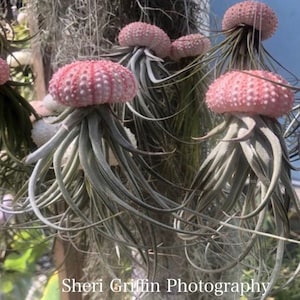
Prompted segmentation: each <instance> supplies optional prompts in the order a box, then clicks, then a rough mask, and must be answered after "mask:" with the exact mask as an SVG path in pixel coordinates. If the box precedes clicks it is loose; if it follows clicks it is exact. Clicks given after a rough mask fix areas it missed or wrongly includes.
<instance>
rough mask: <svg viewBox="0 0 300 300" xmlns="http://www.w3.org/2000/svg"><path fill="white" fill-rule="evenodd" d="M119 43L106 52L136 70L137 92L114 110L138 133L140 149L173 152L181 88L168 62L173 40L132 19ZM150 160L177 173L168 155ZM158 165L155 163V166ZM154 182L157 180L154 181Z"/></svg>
mask: <svg viewBox="0 0 300 300" xmlns="http://www.w3.org/2000/svg"><path fill="white" fill-rule="evenodd" d="M118 42H119V45H118V46H116V47H114V48H113V49H112V51H111V52H110V53H109V54H108V55H107V56H108V57H109V58H110V59H117V61H118V62H119V63H121V64H122V65H124V66H126V67H127V68H128V69H129V70H131V71H132V72H133V74H134V75H135V77H136V80H137V84H138V87H139V89H138V92H137V96H136V97H135V98H134V99H133V101H132V102H130V103H126V104H125V105H123V104H121V105H114V110H115V112H116V113H117V114H118V115H119V116H120V117H122V118H123V119H124V120H126V122H125V124H126V126H128V127H129V128H130V129H131V130H132V131H133V132H134V134H135V136H136V139H137V144H138V146H139V148H140V149H143V150H145V151H150V152H172V151H173V150H174V146H175V145H174V137H173V135H174V133H172V119H173V117H174V115H176V113H177V112H176V99H177V98H178V93H179V91H178V88H177V87H176V83H175V81H174V80H172V79H170V78H172V76H171V74H170V72H169V71H168V70H167V68H165V62H166V60H167V57H168V56H169V54H170V49H171V40H170V38H169V36H168V35H167V34H166V33H165V32H164V31H163V30H162V29H161V28H159V27H158V26H156V25H152V24H148V23H145V22H133V23H130V24H128V25H126V26H125V27H124V28H122V29H121V30H120V32H119V35H118ZM147 161H148V163H149V165H151V167H153V168H154V169H155V171H156V172H157V173H160V174H162V173H164V175H166V177H168V174H167V173H169V174H171V173H172V174H177V173H178V172H176V171H174V170H170V169H169V167H173V166H174V164H172V163H169V160H168V159H167V156H166V157H164V158H163V160H161V157H158V156H149V157H148V158H147ZM154 166H155V167H154ZM153 182H154V181H153Z"/></svg>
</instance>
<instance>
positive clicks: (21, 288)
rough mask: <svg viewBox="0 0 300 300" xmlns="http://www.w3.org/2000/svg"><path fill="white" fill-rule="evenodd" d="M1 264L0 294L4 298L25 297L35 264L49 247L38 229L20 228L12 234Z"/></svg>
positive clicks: (7, 299) (12, 299)
mask: <svg viewBox="0 0 300 300" xmlns="http://www.w3.org/2000/svg"><path fill="white" fill-rule="evenodd" d="M9 248H10V249H9V251H8V250H7V253H8V254H7V255H6V257H5V259H4V262H3V264H2V265H1V273H0V278H1V281H0V294H3V295H5V299H6V300H10V299H11V300H15V299H25V297H26V295H27V293H28V290H29V288H30V287H31V284H32V282H33V275H34V273H35V271H36V264H37V261H38V259H39V258H40V257H42V256H43V255H44V254H45V253H46V251H47V250H48V249H49V242H48V240H47V239H46V238H45V236H44V235H43V233H42V232H41V231H40V230H34V229H33V230H21V231H19V232H17V233H16V234H15V235H14V236H13V241H12V242H11V244H10V245H9Z"/></svg>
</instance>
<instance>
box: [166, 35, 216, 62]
mask: <svg viewBox="0 0 300 300" xmlns="http://www.w3.org/2000/svg"><path fill="white" fill-rule="evenodd" d="M210 47H211V43H210V40H209V39H208V38H207V37H206V36H204V35H202V34H201V33H194V34H188V35H185V36H182V37H180V38H178V39H176V40H175V41H174V42H173V43H172V45H171V51H170V57H171V58H172V59H174V60H179V59H180V58H183V57H194V56H198V55H202V54H204V53H206V52H207V50H208V49H209V48H210Z"/></svg>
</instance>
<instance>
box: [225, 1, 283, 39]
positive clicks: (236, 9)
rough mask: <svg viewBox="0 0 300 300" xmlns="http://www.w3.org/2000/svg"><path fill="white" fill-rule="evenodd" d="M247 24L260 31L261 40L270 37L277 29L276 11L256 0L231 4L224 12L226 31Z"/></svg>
mask: <svg viewBox="0 0 300 300" xmlns="http://www.w3.org/2000/svg"><path fill="white" fill-rule="evenodd" d="M241 24H246V25H249V26H252V27H254V28H255V29H257V30H259V31H260V34H261V40H265V39H268V38H269V37H271V36H272V35H273V33H274V32H275V31H276V29H277V24H278V19H277V16H276V14H275V12H274V11H273V10H272V9H271V8H270V7H269V6H268V5H266V4H264V3H260V2H256V1H242V2H239V3H237V4H235V5H233V6H231V7H230V8H229V9H228V10H227V11H226V12H225V14H224V17H223V20H222V29H223V30H224V31H226V30H229V29H232V28H235V27H238V26H240V25H241Z"/></svg>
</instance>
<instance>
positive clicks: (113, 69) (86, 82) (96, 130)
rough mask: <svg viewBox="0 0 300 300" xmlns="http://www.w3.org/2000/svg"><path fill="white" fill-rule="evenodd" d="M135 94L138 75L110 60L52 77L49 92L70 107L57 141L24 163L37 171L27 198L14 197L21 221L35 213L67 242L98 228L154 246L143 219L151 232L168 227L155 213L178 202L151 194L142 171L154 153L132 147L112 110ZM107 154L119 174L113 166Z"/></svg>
mask: <svg viewBox="0 0 300 300" xmlns="http://www.w3.org/2000/svg"><path fill="white" fill-rule="evenodd" d="M136 92H137V84H136V80H135V77H134V75H133V74H132V73H131V72H130V71H129V70H128V69H126V68H125V67H123V66H122V65H120V64H118V63H116V62H112V61H108V60H100V61H95V60H91V61H76V62H73V63H70V64H68V65H65V66H64V67H62V68H60V69H59V70H58V71H57V72H56V73H55V74H54V75H53V77H52V79H51V80H50V84H49V93H50V94H51V95H52V97H53V99H54V100H55V101H57V102H59V103H61V104H63V105H65V106H67V107H68V108H67V109H65V110H64V111H63V112H62V113H61V114H60V115H59V116H57V122H60V126H59V128H58V130H57V132H56V133H55V134H54V136H53V137H52V138H51V139H50V140H49V141H48V142H46V143H45V144H43V145H42V146H41V147H39V148H38V149H37V150H35V151H34V152H32V153H31V154H29V155H28V156H27V158H26V160H25V163H26V164H27V165H32V164H34V168H33V171H32V173H31V176H30V178H29V180H28V194H27V191H21V192H19V194H18V195H17V196H16V197H17V204H18V205H16V207H17V208H18V209H16V212H15V213H16V214H24V213H27V214H33V215H35V216H36V217H37V219H38V220H40V221H41V222H42V223H43V224H46V225H47V226H49V227H50V228H51V229H54V230H55V231H59V232H60V233H61V234H63V235H65V236H66V238H67V239H72V238H73V235H75V236H76V233H78V232H79V231H81V230H83V229H88V228H91V227H93V228H95V230H96V232H97V233H98V234H100V235H102V236H104V237H108V238H110V239H113V240H115V241H120V243H121V245H122V244H125V245H130V246H137V247H139V248H143V249H145V247H146V248H147V247H151V248H153V247H154V246H155V245H153V244H151V245H149V244H147V242H148V241H145V240H144V238H143V237H142V235H141V233H142V232H144V230H145V228H139V226H140V225H139V220H144V221H146V222H147V225H146V227H147V228H148V229H149V228H151V226H155V225H157V226H162V227H168V225H166V224H162V223H160V222H157V221H156V220H155V219H154V218H152V217H151V212H157V211H159V212H161V213H164V212H170V211H172V210H173V209H175V203H174V202H172V201H171V200H170V199H168V198H165V197H163V196H162V195H160V194H159V193H158V192H156V191H155V190H153V189H152V188H151V187H150V185H149V184H148V182H147V180H146V178H147V177H146V176H147V174H146V175H145V177H144V173H142V172H141V171H140V169H139V168H138V165H137V164H136V159H137V160H142V155H149V153H145V152H143V151H140V150H138V149H137V148H136V147H135V146H134V145H133V144H132V143H131V141H130V138H129V137H128V135H127V133H126V130H125V128H124V126H123V124H122V122H121V121H120V119H118V118H117V116H115V115H114V113H113V111H112V109H111V105H113V104H115V103H124V102H127V101H131V100H132V98H133V97H134V96H135V95H136ZM70 147H71V151H69V150H70ZM66 152H68V155H67V157H66ZM109 153H113V155H114V159H115V160H116V161H117V162H118V166H117V167H112V166H111V165H110V163H109V161H110V158H109ZM58 207H60V208H61V207H64V208H65V210H63V211H62V210H59V209H58ZM127 219H128V220H130V223H131V224H132V225H133V227H134V226H135V227H136V229H134V230H133V232H131V231H130V229H129V228H127V227H126V220H127ZM144 225H145V224H144ZM169 228H170V229H172V228H171V226H169ZM149 230H150V229H149ZM146 244H147V246H146ZM120 247H122V246H120Z"/></svg>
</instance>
